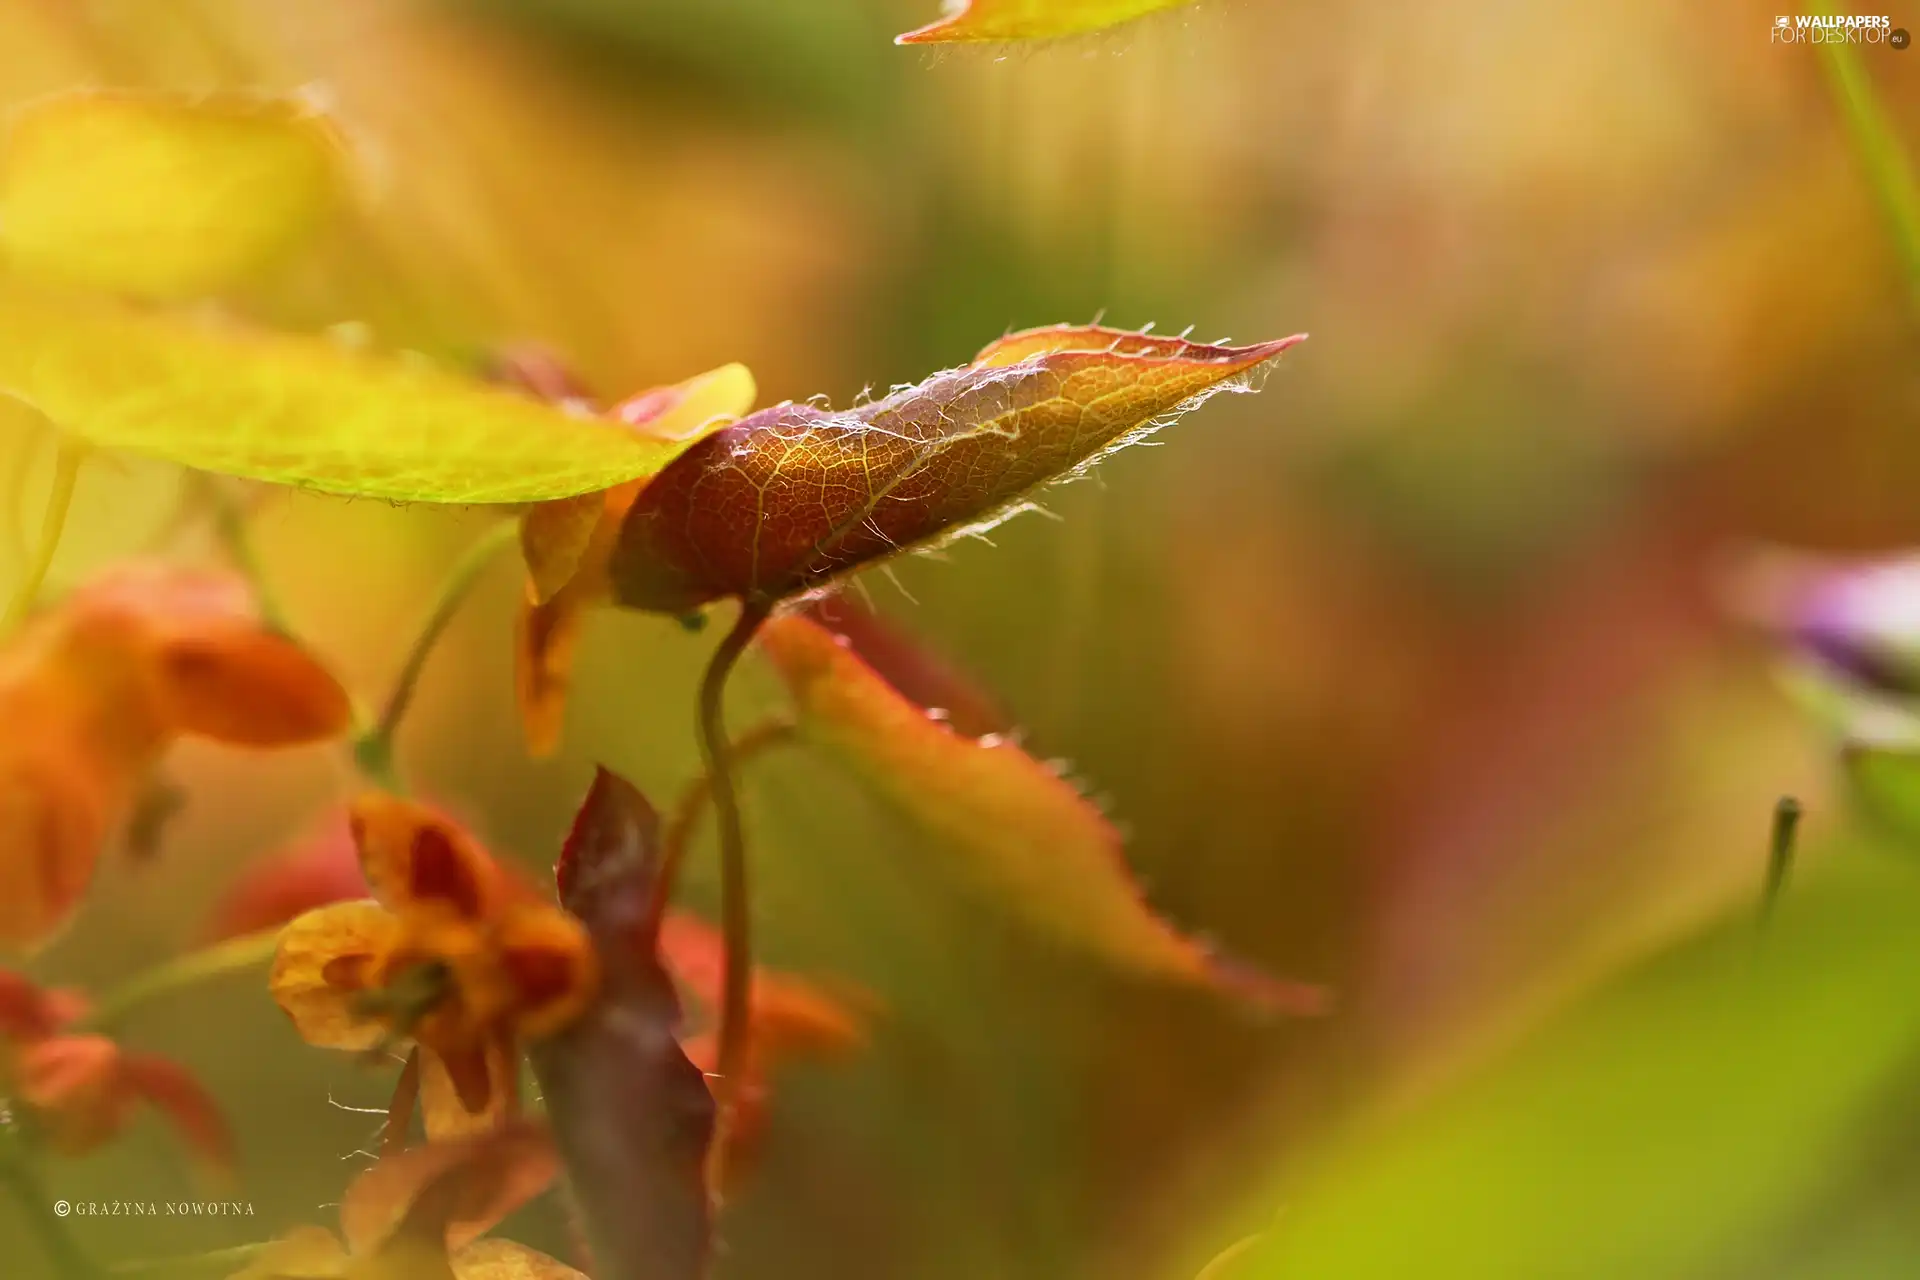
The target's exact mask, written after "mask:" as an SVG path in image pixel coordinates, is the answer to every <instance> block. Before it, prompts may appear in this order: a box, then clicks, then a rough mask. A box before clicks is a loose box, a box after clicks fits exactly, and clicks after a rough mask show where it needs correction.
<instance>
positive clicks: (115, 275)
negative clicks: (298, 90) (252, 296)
mask: <svg viewBox="0 0 1920 1280" xmlns="http://www.w3.org/2000/svg"><path fill="white" fill-rule="evenodd" d="M342 151H343V148H342V146H341V141H340V137H339V134H338V133H337V132H336V131H335V130H334V128H333V126H332V125H331V124H330V123H329V121H328V120H327V119H326V117H325V116H323V115H321V114H320V113H319V112H318V111H316V110H315V109H314V105H313V104H312V103H311V102H308V101H305V100H302V99H298V98H266V97H253V96H246V95H239V94H219V95H213V96H209V97H192V98H190V97H183V96H178V95H168V94H154V93H130V92H124V91H117V90H116V91H94V90H87V91H80V92H76V93H66V94H61V95H59V96H57V97H52V98H45V99H42V100H40V101H38V102H35V103H32V104H30V105H29V106H27V107H25V108H24V109H22V110H21V111H20V112H19V114H17V115H16V116H15V117H14V119H13V122H12V127H11V128H10V130H9V131H8V134H7V140H6V147H5V150H4V152H0V247H3V248H4V253H5V260H6V263H7V265H9V266H11V267H13V268H15V269H18V270H21V271H26V272H30V273H32V274H34V275H36V276H41V277H45V278H49V279H55V280H59V281H62V282H66V283H72V284H79V285H86V286H90V287H93V288H100V289H107V290H111V291H115V292H120V293H126V294H131V295H134V296H137V297H142V298H155V299H168V298H186V297H193V296H196V295H200V294H206V293H210V292H214V291H216V290H219V289H221V288H223V287H225V286H227V285H230V284H232V283H234V282H235V281H237V280H239V279H241V278H243V277H244V276H245V275H247V273H249V272H251V271H253V270H255V269H256V268H258V267H261V266H263V265H265V264H267V263H270V262H271V261H273V260H274V259H275V258H276V257H279V256H280V255H282V254H284V253H285V252H287V251H288V250H289V249H291V248H292V247H293V246H294V245H295V244H297V243H298V242H299V241H300V239H301V238H302V236H303V235H304V234H305V233H307V232H308V231H309V230H311V229H312V228H313V227H314V226H315V225H316V224H317V223H318V222H319V221H320V219H321V218H322V217H323V216H324V215H325V214H326V213H327V212H328V210H329V209H330V208H331V207H332V206H333V205H334V204H335V202H336V201H337V199H338V197H339V194H340V188H341V185H342V184H341V180H340V179H341V156H342Z"/></svg>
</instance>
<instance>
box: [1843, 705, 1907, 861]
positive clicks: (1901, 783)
mask: <svg viewBox="0 0 1920 1280" xmlns="http://www.w3.org/2000/svg"><path fill="white" fill-rule="evenodd" d="M1840 759H1841V763H1842V766H1843V768H1844V770H1845V773H1846V778H1847V783H1848V786H1849V788H1850V789H1851V791H1852V793H1853V799H1854V802H1855V803H1856V804H1857V805H1858V806H1859V807H1860V809H1861V810H1862V811H1864V813H1865V814H1866V816H1867V817H1868V818H1869V819H1870V820H1872V821H1873V822H1875V823H1877V824H1879V825H1880V826H1881V827H1882V828H1884V829H1885V830H1886V831H1887V832H1888V833H1890V834H1892V835H1894V836H1897V837H1898V838H1899V839H1901V840H1902V841H1905V842H1906V843H1908V844H1910V845H1915V846H1920V717H1915V716H1914V715H1912V714H1910V713H1908V712H1907V711H1905V710H1902V709H1897V708H1893V707H1874V708H1869V709H1867V710H1865V711H1862V712H1858V713H1856V715H1855V717H1854V719H1853V723H1852V726H1851V734H1850V736H1849V738H1848V740H1847V742H1846V744H1845V746H1843V747H1842V748H1841V752H1840Z"/></svg>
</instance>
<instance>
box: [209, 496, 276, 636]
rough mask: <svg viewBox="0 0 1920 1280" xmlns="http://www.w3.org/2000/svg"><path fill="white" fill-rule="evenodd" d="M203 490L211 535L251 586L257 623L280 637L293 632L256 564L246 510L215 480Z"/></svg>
mask: <svg viewBox="0 0 1920 1280" xmlns="http://www.w3.org/2000/svg"><path fill="white" fill-rule="evenodd" d="M207 493H208V496H209V498H210V499H211V501H212V502H213V529H214V534H215V536H217V537H218V538H219V539H220V545H221V546H222V547H224V548H226V552H227V558H228V559H229V560H232V561H233V567H234V568H235V569H237V570H239V571H240V576H241V577H243V578H245V579H246V580H247V586H248V587H250V588H251V589H252V591H253V603H254V608H256V609H258V610H259V611H260V621H261V624H262V625H264V626H265V627H266V628H267V629H268V630H270V631H274V632H277V633H278V634H280V635H283V636H285V635H291V634H293V633H292V632H291V631H290V630H289V629H288V627H287V615H286V611H285V610H283V609H282V608H281V607H280V598H279V596H278V595H277V594H275V592H274V590H273V585H272V584H271V583H270V582H269V581H268V580H267V575H266V571H265V570H264V569H263V568H262V567H261V565H260V553H259V551H258V549H257V548H255V546H254V545H253V531H252V530H251V529H249V528H248V527H247V511H246V509H245V508H244V507H242V506H241V505H240V503H238V502H236V501H235V500H234V497H233V495H232V494H231V493H229V492H227V490H226V489H224V488H222V487H221V486H220V485H219V484H218V483H217V482H213V483H209V484H208V485H207Z"/></svg>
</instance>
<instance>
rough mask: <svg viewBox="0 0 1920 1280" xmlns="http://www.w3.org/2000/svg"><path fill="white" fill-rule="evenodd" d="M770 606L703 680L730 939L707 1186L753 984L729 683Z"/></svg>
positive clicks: (703, 742)
mask: <svg viewBox="0 0 1920 1280" xmlns="http://www.w3.org/2000/svg"><path fill="white" fill-rule="evenodd" d="M771 613H772V606H771V605H769V604H767V603H765V602H761V601H752V600H749V601H747V602H745V603H743V604H742V605H741V608H740V616H739V617H738V618H737V619H735V621H734V624H733V630H731V631H729V632H727V634H726V637H725V638H724V639H723V640H721V641H720V644H719V647H718V648H716V649H715V650H714V651H713V657H712V658H711V659H710V660H709V661H708V663H707V672H706V675H705V676H704V677H702V679H701V681H700V716H699V732H700V755H701V759H702V761H703V763H704V764H705V765H706V769H707V777H708V778H709V779H711V780H712V789H713V810H714V816H715V818H716V819H717V820H718V823H719V828H720V923H721V929H722V932H723V933H724V934H725V937H726V964H725V974H724V976H723V978H722V979H721V997H720V1027H719V1032H718V1040H719V1044H718V1046H717V1047H716V1050H715V1053H714V1073H715V1075H716V1076H717V1077H718V1079H717V1080H716V1082H715V1085H714V1091H713V1094H714V1098H713V1100H714V1125H713V1147H712V1149H711V1151H710V1152H709V1154H708V1159H707V1185H708V1186H709V1187H711V1188H714V1189H715V1190H714V1194H715V1195H718V1194H719V1191H718V1189H719V1188H720V1187H722V1186H724V1185H726V1160H727V1147H728V1145H729V1143H730V1141H731V1139H732V1135H733V1122H734V1111H735V1105H736V1103H737V1101H738V1098H739V1094H740V1080H741V1077H742V1075H743V1073H744V1070H745V1067H746V1057H747V1038H748V1034H749V1032H748V1029H747V1015H748V996H749V994H750V992H751V989H752V981H753V913H752V911H751V909H750V904H749V903H748V901H747V848H746V830H745V827H744V824H743V823H742V821H741V817H740V796H739V793H738V791H737V789H736V788H735V786H734V779H733V758H732V753H731V752H730V751H728V749H727V726H726V692H727V677H728V676H730V675H732V674H733V668H734V666H735V664H737V663H738V662H739V661H740V655H741V654H743V653H745V652H746V651H747V646H748V645H750V644H752V643H753V637H754V636H755V635H756V634H757V633H758V632H759V630H760V627H761V624H762V623H764V622H766V620H767V618H768V616H769V615H770V614H771Z"/></svg>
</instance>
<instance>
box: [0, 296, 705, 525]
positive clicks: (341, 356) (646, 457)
mask: <svg viewBox="0 0 1920 1280" xmlns="http://www.w3.org/2000/svg"><path fill="white" fill-rule="evenodd" d="M0 391H6V392H11V393H12V394H14V395H16V396H18V397H19V398H20V399H22V400H25V401H27V402H28V403H30V404H31V405H33V406H34V407H35V408H37V409H39V410H40V411H41V412H43V413H44V414H46V416H47V417H48V418H49V419H51V420H52V421H53V422H54V423H56V424H57V425H58V426H59V427H60V428H61V429H63V430H65V431H67V432H69V433H71V434H72V435H74V436H76V437H78V438H80V439H82V440H85V441H87V442H89V443H92V444H95V445H99V446H101V447H103V448H109V449H124V450H126V451H128V452H130V453H142V454H147V455H149V456H152V457H156V458H164V459H166V460H168V461H171V462H177V463H180V464H182V465H184V466H189V467H198V468H200V469H201V470H204V471H215V472H220V473H222V474H225V475H235V476H245V477H247V478H249V479H254V480H268V481H273V482H274V483H277V484H287V485H295V486H298V487H301V488H306V489H316V490H320V491H322V492H325V493H337V494H345V495H349V496H361V497H371V498H387V499H392V500H394V501H417V502H451V503H520V502H538V501H544V500H548V499H553V498H566V497H571V496H573V495H575V494H579V493H586V492H590V491H593V490H599V489H607V488H611V487H613V486H615V485H618V484H622V483H624V482H626V481H628V480H633V479H636V478H638V477H640V476H643V475H649V474H651V473H653V472H655V471H657V470H659V469H660V468H661V467H662V466H664V465H665V464H666V463H667V461H668V460H669V459H671V458H672V457H673V456H674V455H675V454H676V453H678V452H679V451H680V450H681V449H682V448H683V447H684V445H683V444H682V443H680V442H678V441H668V440H660V439H657V438H652V437H649V436H647V435H645V434H643V433H637V432H633V431H629V430H625V429H622V428H621V427H619V426H617V425H614V424H610V423H606V422H601V421H598V420H596V419H593V418H588V417H582V416H580V415H578V414H575V413H569V412H567V411H566V410H564V409H559V408H555V407H552V406H549V405H545V404H542V403H540V402H539V401H537V400H534V399H531V398H529V397H527V396H524V395H520V394H517V393H515V392H514V391H512V390H509V389H507V388H505V387H492V386H487V385H484V384H481V383H478V382H474V381H471V380H468V379H466V378H463V377H459V376H456V375H454V374H452V373H448V372H445V371H443V370H439V369H436V368H433V367H430V366H428V365H426V364H425V363H424V362H418V361H409V360H405V359H400V358H397V357H382V356H376V355H372V354H366V353H356V352H351V351H348V350H346V349H344V348H342V347H340V346H338V345H336V344H333V343H330V342H327V341H325V340H322V339H317V338H306V337H296V336H290V335H285V334H270V333H263V332H257V331H250V330H245V329H239V328H232V327H221V326H216V325H211V324H197V323H192V322H189V321H186V320H182V319H174V318H166V317H160V316H151V315H142V314H137V313H135V312H132V311H129V310H125V309H121V308H118V307H113V306H110V305H107V304H104V303H97V302H91V301H86V300H81V299H76V298H68V297H61V296H56V295H53V294H49V293H44V292H40V291H35V290H29V289H26V288H24V287H21V286H18V285H17V284H11V283H7V284H0Z"/></svg>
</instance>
